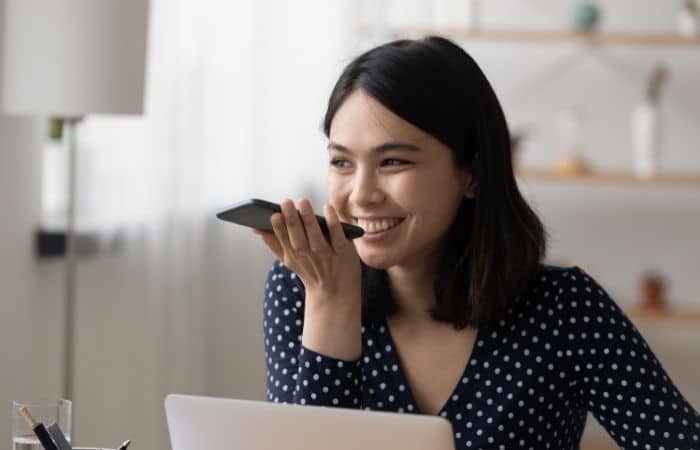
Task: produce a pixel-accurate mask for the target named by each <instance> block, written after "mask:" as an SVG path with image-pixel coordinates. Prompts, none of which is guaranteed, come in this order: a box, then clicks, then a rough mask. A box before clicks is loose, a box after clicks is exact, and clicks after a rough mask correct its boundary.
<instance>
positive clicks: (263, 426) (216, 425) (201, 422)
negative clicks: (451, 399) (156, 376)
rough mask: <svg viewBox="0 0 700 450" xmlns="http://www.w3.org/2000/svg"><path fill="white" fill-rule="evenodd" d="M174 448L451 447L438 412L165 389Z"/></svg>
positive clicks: (378, 449)
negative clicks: (285, 401)
mask: <svg viewBox="0 0 700 450" xmlns="http://www.w3.org/2000/svg"><path fill="white" fill-rule="evenodd" d="M165 413H166V417H167V420H168V429H169V430H170V442H171V444H172V449H173V450H454V437H453V435H452V425H451V424H450V422H448V421H447V419H444V418H442V417H438V416H424V415H416V414H396V413H387V412H375V411H365V410H356V409H344V408H330V407H322V406H298V405H286V404H279V403H268V402H256V401H251V400H236V399H224V398H214V397H196V396H189V395H178V394H170V395H168V396H167V397H166V398H165Z"/></svg>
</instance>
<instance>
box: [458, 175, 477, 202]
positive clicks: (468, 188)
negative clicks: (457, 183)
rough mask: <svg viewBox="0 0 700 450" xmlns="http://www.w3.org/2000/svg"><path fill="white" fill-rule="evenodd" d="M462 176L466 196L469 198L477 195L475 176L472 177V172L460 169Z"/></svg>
mask: <svg viewBox="0 0 700 450" xmlns="http://www.w3.org/2000/svg"><path fill="white" fill-rule="evenodd" d="M460 178H461V183H462V189H463V192H464V196H465V197H467V198H474V197H475V196H476V192H475V189H474V185H475V183H474V178H473V177H472V174H471V172H469V171H468V170H465V169H462V170H461V171H460Z"/></svg>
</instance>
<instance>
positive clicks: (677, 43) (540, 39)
mask: <svg viewBox="0 0 700 450" xmlns="http://www.w3.org/2000/svg"><path fill="white" fill-rule="evenodd" d="M360 30H361V32H362V33H363V34H365V35H371V34H372V32H373V30H374V27H371V26H365V27H361V29H360ZM390 34H391V35H392V37H394V38H405V37H422V36H426V35H430V34H438V35H441V36H445V37H450V38H454V39H472V40H483V41H493V42H516V43H571V42H574V43H581V44H589V45H600V44H620V45H638V46H674V47H700V37H696V38H686V37H683V36H679V35H677V34H674V33H644V32H631V31H605V32H603V31H584V32H582V31H575V30H528V29H520V30H517V29H480V28H476V29H472V28H460V27H429V26H426V27H419V26H402V27H391V28H390Z"/></svg>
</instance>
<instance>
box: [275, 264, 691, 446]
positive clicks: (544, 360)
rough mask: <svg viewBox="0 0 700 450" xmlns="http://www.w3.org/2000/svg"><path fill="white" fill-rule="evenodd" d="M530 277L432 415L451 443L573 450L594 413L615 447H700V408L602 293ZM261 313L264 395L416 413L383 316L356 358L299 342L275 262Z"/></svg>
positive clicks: (291, 280)
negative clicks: (448, 431) (445, 426)
mask: <svg viewBox="0 0 700 450" xmlns="http://www.w3.org/2000/svg"><path fill="white" fill-rule="evenodd" d="M537 276H538V280H539V281H538V283H537V284H536V286H535V287H533V288H532V289H531V291H530V292H528V293H526V294H523V295H521V296H520V297H519V298H518V300H517V301H516V302H515V304H514V305H513V306H512V307H511V308H510V309H508V311H507V314H506V316H504V317H503V319H502V320H500V321H499V322H497V323H494V324H493V325H491V326H489V327H486V328H481V329H480V330H479V332H478V335H477V339H476V341H475V344H474V348H473V350H472V354H471V357H470V360H469V362H468V363H467V365H466V367H465V369H464V372H463V374H462V376H461V378H460V381H459V382H458V383H457V385H456V387H455V388H454V391H453V392H452V395H451V396H450V397H449V399H448V400H447V402H446V403H445V404H444V406H443V407H442V409H441V410H440V412H439V415H440V416H442V417H444V418H446V419H447V420H449V421H450V422H451V423H452V428H453V432H454V439H455V447H456V448H457V449H463V448H473V449H479V448H481V449H513V448H524V449H578V448H579V442H580V440H581V435H582V433H583V429H584V426H585V422H586V415H587V412H588V411H591V412H592V413H593V414H594V416H595V418H596V419H597V420H598V422H600V424H601V425H602V426H603V427H605V429H606V430H607V432H608V433H609V434H610V436H611V437H612V438H613V439H615V441H616V442H617V443H618V444H619V445H620V447H622V448H625V449H633V448H639V449H668V450H670V449H700V415H698V413H697V412H696V411H695V410H694V409H693V408H692V407H691V406H690V405H689V404H688V403H687V402H686V400H685V399H684V398H683V397H682V395H681V394H680V393H679V392H678V390H677V389H676V387H675V386H674V385H673V383H672V381H671V380H670V379H669V377H668V375H667V374H666V372H665V371H664V369H663V368H662V367H661V366H660V365H659V362H658V360H657V359H656V357H655V356H654V354H653V353H652V351H651V349H650V348H649V347H648V346H647V343H646V342H645V341H644V339H643V338H642V336H641V335H640V334H639V332H638V331H637V329H636V328H635V327H634V326H633V325H632V323H631V322H630V321H629V319H628V318H627V317H626V316H625V315H624V314H623V312H622V311H621V310H620V308H619V307H618V306H617V305H616V304H615V302H614V301H613V300H611V299H610V297H609V296H608V295H607V294H606V293H605V292H604V291H603V289H602V288H601V287H600V286H599V285H598V284H597V283H596V282H595V281H594V280H593V279H592V278H591V277H589V276H588V275H587V274H586V273H585V272H584V271H582V270H581V269H580V268H578V267H573V268H558V267H551V266H541V267H540V270H539V273H538V275H537ZM263 309H264V318H263V328H264V336H265V357H266V362H267V387H268V389H267V397H268V400H269V401H273V402H281V403H294V404H302V405H303V404H307V405H323V406H337V407H344V408H363V409H368V410H379V411H393V412H398V413H413V414H421V411H420V409H419V408H418V406H417V404H416V402H415V400H414V398H413V396H412V394H411V388H410V386H409V385H408V382H407V378H406V375H405V374H404V372H403V370H402V367H401V362H400V361H399V358H398V354H397V352H396V347H395V346H394V344H393V342H392V337H391V333H390V331H389V328H388V326H387V325H386V322H383V323H380V324H376V325H372V326H363V328H362V342H363V349H362V356H361V358H360V359H358V360H355V361H345V360H339V359H335V358H330V357H327V356H325V355H322V354H319V353H316V352H314V351H312V350H310V349H308V348H304V347H303V346H302V345H301V335H302V329H303V318H304V286H303V284H302V283H301V281H300V280H299V279H298V278H297V277H296V276H295V274H294V273H292V272H291V271H290V270H289V269H288V268H286V267H285V266H284V265H282V264H281V263H280V262H279V261H277V262H275V263H274V264H273V266H272V268H271V270H270V273H269V275H268V279H267V282H266V284H265V299H264V306H263Z"/></svg>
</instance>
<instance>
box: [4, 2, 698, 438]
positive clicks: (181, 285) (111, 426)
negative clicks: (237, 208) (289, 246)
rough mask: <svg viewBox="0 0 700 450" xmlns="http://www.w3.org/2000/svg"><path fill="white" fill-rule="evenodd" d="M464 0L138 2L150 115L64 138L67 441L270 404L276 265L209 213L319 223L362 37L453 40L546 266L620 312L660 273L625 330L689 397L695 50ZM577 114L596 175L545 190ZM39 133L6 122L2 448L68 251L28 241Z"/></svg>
mask: <svg viewBox="0 0 700 450" xmlns="http://www.w3.org/2000/svg"><path fill="white" fill-rule="evenodd" d="M126 1H131V0H126ZM465 1H466V3H467V4H466V5H465V4H464V3H463V2H461V1H460V0H452V1H451V2H445V4H444V5H441V6H440V7H442V8H444V10H445V11H447V13H444V12H439V11H438V12H435V10H434V9H433V8H435V7H436V6H435V4H434V3H432V2H430V1H428V0H365V1H360V2H358V1H355V0H334V1H330V2H329V1H326V0H300V1H298V2H285V1H282V0H263V1H260V0H239V1H236V2H219V1H215V0H198V1H194V0H151V5H150V9H149V17H148V48H147V65H146V82H145V87H146V89H145V115H144V116H143V117H142V118H128V117H99V118H98V117H88V118H86V119H85V120H84V122H83V123H82V124H81V126H80V133H79V135H78V136H77V138H78V139H77V142H76V151H77V156H78V158H77V161H78V164H79V167H78V170H77V174H78V177H77V180H76V181H77V186H76V187H77V192H79V193H80V195H79V196H78V202H77V205H76V232H77V233H78V234H81V233H88V234H90V235H91V236H94V237H95V239H96V241H95V242H96V248H97V249H98V250H97V253H96V254H94V255H93V256H92V257H91V258H81V259H80V260H79V261H78V264H77V268H76V269H77V270H76V273H77V284H76V309H75V311H76V320H75V324H74V331H75V340H74V352H75V354H76V355H79V357H78V358H76V362H75V370H74V373H75V383H74V384H75V392H74V398H73V399H72V400H74V423H75V429H76V433H77V434H76V436H75V438H76V442H119V441H121V440H123V438H124V430H129V433H128V434H129V437H130V438H131V439H132V441H133V442H134V445H137V443H138V446H139V447H140V448H154V449H156V448H167V446H168V442H167V434H166V428H165V419H164V415H163V406H162V405H163V403H162V402H163V398H164V396H165V393H167V392H173V391H179V392H183V393H192V394H207V395H220V396H228V397H239V398H250V399H263V398H264V396H265V369H264V356H263V342H262V330H261V328H260V327H261V324H262V320H261V317H260V314H261V311H262V289H263V284H264V280H265V277H266V275H267V269H268V267H269V264H270V262H271V261H272V257H271V255H270V254H269V253H268V252H267V251H266V249H265V248H264V247H263V246H262V245H261V244H260V243H259V242H258V241H257V240H256V239H255V236H253V235H252V234H251V233H249V232H247V230H243V229H239V228H238V227H235V226H231V225H230V224H226V223H223V222H221V223H220V221H217V220H216V219H215V217H214V212H215V211H217V210H219V209H221V208H222V207H226V206H228V205H229V204H231V203H233V202H235V201H238V200H240V199H242V198H247V197H262V198H268V199H270V200H272V201H278V200H281V199H282V198H284V197H291V198H299V197H301V196H309V197H311V198H312V200H313V204H314V206H315V208H316V209H318V208H319V207H320V206H321V205H322V203H323V202H324V201H325V199H326V195H325V186H324V184H325V179H324V178H325V171H326V167H327V155H326V151H325V144H326V142H325V138H324V137H323V135H322V134H321V133H320V131H319V123H320V120H321V118H322V116H323V113H324V111H325V106H326V104H327V101H328V95H329V94H330V91H331V88H332V85H333V82H334V81H335V79H336V77H337V76H338V75H339V73H340V70H342V68H343V67H344V65H345V64H346V63H347V62H348V61H349V60H350V59H351V58H352V57H353V56H354V55H357V54H358V53H359V52H361V51H363V50H364V49H366V48H368V47H369V46H371V45H375V44H378V43H380V42H383V41H384V40H386V39H393V38H397V37H417V36H424V35H426V34H441V35H445V36H446V37H448V38H452V39H454V40H455V41H456V42H458V43H459V44H460V45H462V46H463V47H464V48H465V49H466V50H467V51H468V52H469V53H470V54H471V55H472V56H473V57H474V58H475V60H476V61H477V62H478V63H479V64H480V66H481V67H482V68H483V70H484V72H485V73H486V75H487V77H488V78H489V80H490V82H491V83H492V85H493V87H494V89H495V90H496V93H497V94H498V96H499V98H500V99H501V101H502V105H503V108H504V111H505V113H506V115H507V119H508V122H509V124H510V125H511V129H512V130H520V129H526V130H527V139H524V140H523V139H518V145H517V148H518V150H517V160H518V167H519V168H518V172H519V174H518V182H519V184H520V186H521V189H522V191H523V193H524V195H525V196H526V198H527V199H528V201H529V202H531V204H532V205H533V207H534V209H535V210H536V211H537V212H538V213H539V214H540V215H541V217H542V219H543V221H544V222H545V224H546V225H547V228H548V230H549V233H550V236H551V240H550V246H549V257H548V259H547V262H551V263H557V262H561V263H565V264H570V265H579V266H581V267H584V268H585V269H586V270H588V271H589V273H591V275H593V276H594V277H596V279H597V280H598V281H600V283H601V284H602V285H603V286H604V287H605V288H606V290H607V291H608V292H609V293H610V295H611V296H612V297H613V298H614V299H616V300H617V301H618V303H619V304H620V305H621V306H622V307H623V308H625V309H626V310H628V311H630V312H633V311H634V310H636V309H638V308H639V295H640V293H639V276H640V275H639V274H642V273H644V272H645V271H646V270H647V269H648V268H649V267H654V268H657V269H658V270H659V271H661V273H663V274H664V280H665V281H664V282H665V286H666V287H667V291H666V296H665V299H666V309H665V310H664V313H663V314H654V315H644V316H641V315H638V314H636V312H635V313H634V314H633V315H632V318H633V320H634V321H635V323H636V324H637V325H638V326H639V327H640V329H641V331H642V333H643V334H644V335H645V336H646V337H647V338H648V340H649V342H650V345H651V346H652V348H653V349H654V351H655V352H656V353H657V356H658V357H659V358H660V360H661V362H662V363H663V364H664V365H665V366H666V367H667V368H668V370H669V372H670V374H671V376H672V378H673V379H674V381H676V382H677V383H678V385H679V388H680V389H681V390H682V392H683V393H684V394H686V396H687V397H688V399H689V400H690V401H691V403H692V404H694V405H695V406H696V407H697V406H698V405H699V404H700V383H698V380H697V376H696V374H697V372H698V371H700V367H698V366H697V364H700V363H696V361H700V357H699V356H700V353H699V352H700V350H699V349H698V347H697V344H696V343H697V341H698V338H699V337H700V318H698V315H696V314H695V313H694V312H695V311H698V310H700V298H698V292H700V279H699V278H698V277H697V267H698V255H700V239H699V236H698V230H699V229H700V208H698V205H700V152H699V151H698V142H700V130H698V127H697V123H698V118H699V117H700V91H698V89H697V73H699V72H700V57H699V56H700V40H698V39H697V38H693V37H689V38H688V37H683V36H680V35H679V32H678V29H677V19H678V14H679V8H680V5H681V3H680V2H678V3H676V2H667V1H664V0H639V1H638V0H624V1H622V0H599V1H596V2H595V6H596V7H597V8H598V10H599V13H600V18H601V19H599V20H598V23H597V26H596V27H595V29H594V30H593V31H592V32H586V33H580V32H578V31H577V30H575V29H573V28H574V27H573V26H572V23H571V9H572V5H574V4H578V3H580V2H578V1H570V2H561V1H559V0H525V1H524V0H489V1H479V2H476V1H474V2H470V1H468V0H465ZM0 3H4V0H0ZM5 6H6V5H5ZM4 9H5V8H2V9H0V11H4ZM452 12H454V14H455V15H454V17H450V14H452ZM603 18H604V20H602V19H603ZM436 22H437V23H438V24H440V23H445V22H446V23H447V24H445V25H436ZM0 23H2V24H3V27H4V21H0ZM1 31H2V33H0V35H4V33H5V31H6V30H5V29H4V28H3V30H1ZM33 32H35V33H37V34H41V33H42V31H41V29H36V28H35V29H34V30H33ZM6 44H7V43H5V46H6ZM0 48H1V47H0ZM0 61H1V60H0ZM0 64H2V63H1V62H0ZM656 64H663V65H664V67H666V68H667V70H668V72H669V73H673V82H672V83H667V84H666V85H665V86H664V89H663V101H662V102H660V103H659V108H660V112H661V113H662V115H663V118H664V121H663V122H664V127H663V131H664V132H663V133H662V134H661V135H660V140H659V142H660V144H659V152H658V156H659V160H658V165H657V170H656V173H655V174H654V175H653V176H652V177H651V178H649V179H639V178H638V177H637V176H636V175H635V174H634V151H633V140H632V136H631V135H632V133H630V115H631V113H632V112H633V111H634V109H635V107H636V106H637V105H638V104H639V100H640V95H639V94H640V86H645V85H646V83H647V81H648V76H649V70H650V68H651V67H654V66H655V65H656ZM2 72H3V70H0V73H2ZM49 72H50V73H48V74H47V76H50V75H51V73H53V71H49ZM572 107H573V108H575V109H576V110H577V111H579V112H580V113H581V118H580V120H579V121H578V122H577V135H576V136H577V141H576V142H577V143H578V150H577V154H578V155H579V156H580V157H581V160H582V161H583V162H585V166H586V167H588V168H589V169H590V170H588V171H587V172H586V171H584V172H585V173H581V171H580V170H573V171H572V172H573V174H571V175H569V176H566V177H556V176H553V175H552V171H551V167H552V165H553V163H554V162H555V161H556V160H557V159H558V158H559V157H561V156H562V153H563V152H565V151H566V149H568V148H569V147H567V145H566V144H567V142H566V140H565V139H564V138H563V136H562V134H561V133H560V130H559V120H560V117H561V115H562V112H563V111H564V112H565V111H567V110H570V109H571V108H572ZM45 136H46V127H45V119H43V120H42V119H31V118H26V119H18V118H14V117H10V116H0V145H1V151H0V204H1V205H2V206H3V211H4V214H3V221H0V248H1V249H2V252H1V254H2V256H0V257H1V258H2V261H1V262H0V265H1V268H2V270H0V286H3V292H2V301H1V302H0V308H1V309H0V318H1V319H0V320H1V321H2V322H1V323H0V353H1V354H3V355H4V358H5V360H4V361H3V365H2V366H0V379H2V380H3V383H2V385H1V386H0V405H2V404H5V405H7V407H6V408H2V407H0V442H6V443H7V444H8V445H9V442H10V430H9V424H10V422H11V421H10V416H9V413H10V407H9V405H10V402H11V401H12V400H13V399H17V398H22V397H24V398H30V397H31V398H35V394H43V396H45V397H46V398H56V397H58V396H60V392H61V389H62V384H61V380H60V378H61V377H60V376H57V375H56V374H57V373H61V372H62V370H63V369H64V364H65V361H64V360H63V358H62V357H61V346H62V343H63V338H64V336H63V330H64V326H65V324H66V317H65V315H64V310H63V301H62V295H63V294H62V293H63V292H64V289H65V286H64V283H65V282H64V279H63V277H62V274H63V270H64V260H62V259H41V260H40V259H38V258H36V257H35V254H34V250H33V230H34V229H35V227H36V226H37V224H38V222H39V221H40V220H41V217H42V215H43V214H44V211H43V210H42V206H41V204H42V200H41V198H42V190H43V188H42V172H43V170H44V168H46V167H48V165H47V164H46V161H45V160H44V156H45V152H44V150H45V149H46V148H47V146H51V145H52V144H51V143H50V142H47V139H46V138H45ZM516 136H517V134H516ZM58 166H60V163H56V164H54V169H50V170H49V172H50V174H51V176H56V175H57V172H58V171H59V170H60V167H58ZM569 167H580V161H579V162H575V164H574V163H571V162H570V163H569ZM47 189H48V188H47ZM670 287H672V290H671V289H670ZM26 329H31V330H32V332H33V334H32V336H33V340H34V343H36V344H40V345H36V347H37V350H35V352H34V353H33V354H32V355H31V356H30V355H29V352H28V351H27V347H26V345H25V344H23V343H21V342H17V341H16V339H15V338H14V337H15V336H16V335H17V334H18V333H19V332H20V330H26ZM19 367H22V368H28V369H27V370H26V371H25V370H22V371H19V370H18V369H17V368H19ZM95 411H105V414H104V415H97V414H95ZM586 433H587V435H586V441H585V443H584V446H583V448H584V449H585V448H613V447H610V442H611V441H610V439H609V438H608V437H607V436H606V435H605V433H604V431H602V430H601V429H600V427H599V426H598V425H597V423H596V422H595V420H594V419H593V418H590V419H589V422H588V427H587V431H586Z"/></svg>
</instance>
